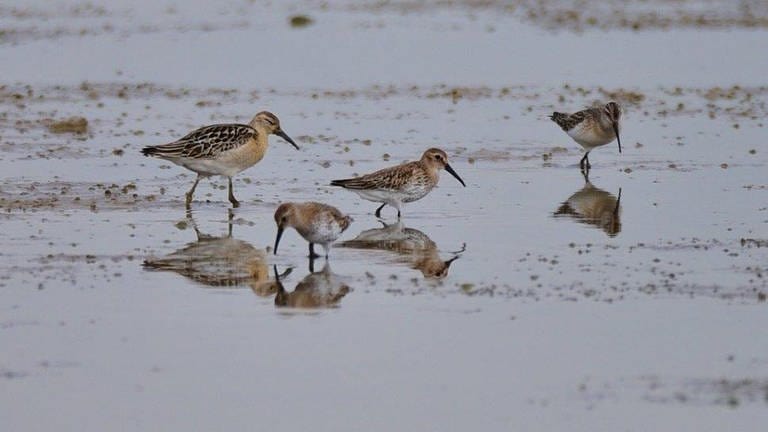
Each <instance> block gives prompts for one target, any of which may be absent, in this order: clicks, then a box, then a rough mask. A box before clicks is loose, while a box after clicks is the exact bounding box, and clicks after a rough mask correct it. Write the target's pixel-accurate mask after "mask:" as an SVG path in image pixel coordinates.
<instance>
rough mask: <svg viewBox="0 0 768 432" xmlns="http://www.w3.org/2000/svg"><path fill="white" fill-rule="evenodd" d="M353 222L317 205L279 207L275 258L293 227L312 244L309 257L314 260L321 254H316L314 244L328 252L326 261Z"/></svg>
mask: <svg viewBox="0 0 768 432" xmlns="http://www.w3.org/2000/svg"><path fill="white" fill-rule="evenodd" d="M352 221H353V219H352V218H351V217H350V216H346V215H344V214H342V213H341V212H340V211H339V209H337V208H336V207H332V206H329V205H326V204H321V203H318V202H305V203H292V202H287V203H283V204H280V206H279V207H278V208H277V210H275V223H276V224H277V237H276V238H275V255H277V247H278V245H279V244H280V238H281V237H282V236H283V232H284V231H285V230H286V229H287V228H290V227H293V228H294V229H295V230H296V231H297V232H298V233H299V235H301V236H302V237H303V238H304V240H306V241H308V242H309V258H310V259H314V258H317V257H318V256H319V255H317V254H316V253H315V249H314V246H315V243H318V244H319V245H320V246H322V247H323V249H324V250H325V258H326V259H327V258H328V253H329V251H330V249H331V243H333V242H334V241H335V240H336V239H337V238H339V236H340V235H341V233H343V232H344V231H345V230H346V229H347V228H349V225H350V224H351V223H352Z"/></svg>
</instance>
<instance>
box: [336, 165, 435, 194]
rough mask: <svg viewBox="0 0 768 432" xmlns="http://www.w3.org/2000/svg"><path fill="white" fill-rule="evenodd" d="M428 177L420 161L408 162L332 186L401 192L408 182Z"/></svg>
mask: <svg viewBox="0 0 768 432" xmlns="http://www.w3.org/2000/svg"><path fill="white" fill-rule="evenodd" d="M419 176H422V177H426V173H425V172H424V170H423V169H421V166H420V165H419V162H418V161H414V162H408V163H405V164H402V165H398V166H394V167H390V168H384V169H382V170H379V171H376V172H372V173H370V174H366V175H364V176H360V177H355V178H351V179H342V180H333V181H332V182H331V186H341V187H343V188H347V189H358V190H367V189H378V190H394V191H397V190H400V189H402V188H403V187H404V185H406V184H407V183H408V182H413V178H414V177H419Z"/></svg>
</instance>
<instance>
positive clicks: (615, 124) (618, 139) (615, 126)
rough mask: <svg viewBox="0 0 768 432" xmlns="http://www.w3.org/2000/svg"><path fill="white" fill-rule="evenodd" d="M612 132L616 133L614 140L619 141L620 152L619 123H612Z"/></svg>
mask: <svg viewBox="0 0 768 432" xmlns="http://www.w3.org/2000/svg"><path fill="white" fill-rule="evenodd" d="M613 132H614V133H615V134H616V142H617V143H619V153H621V138H619V125H618V124H617V123H614V124H613Z"/></svg>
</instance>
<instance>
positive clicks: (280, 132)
mask: <svg viewBox="0 0 768 432" xmlns="http://www.w3.org/2000/svg"><path fill="white" fill-rule="evenodd" d="M275 135H277V136H279V137H280V138H282V139H284V140H286V141H288V142H289V143H290V144H291V145H292V146H294V147H296V150H299V146H297V145H296V143H295V142H293V140H292V139H291V137H289V136H288V134H287V133H285V132H283V131H282V129H281V130H278V131H275Z"/></svg>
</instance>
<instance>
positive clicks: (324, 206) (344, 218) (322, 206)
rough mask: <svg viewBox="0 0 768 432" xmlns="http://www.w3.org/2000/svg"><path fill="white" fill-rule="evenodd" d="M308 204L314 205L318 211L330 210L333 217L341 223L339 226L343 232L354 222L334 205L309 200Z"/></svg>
mask: <svg viewBox="0 0 768 432" xmlns="http://www.w3.org/2000/svg"><path fill="white" fill-rule="evenodd" d="M307 205H308V206H310V207H314V208H315V209H317V211H325V212H328V213H329V214H330V215H331V216H332V217H333V219H335V220H336V221H337V222H338V223H339V227H341V232H344V231H345V230H346V229H347V228H349V225H350V224H351V223H352V219H350V218H349V217H347V216H345V215H344V214H343V213H341V211H339V209H337V208H336V207H333V206H329V205H327V204H323V203H319V202H308V203H307Z"/></svg>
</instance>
